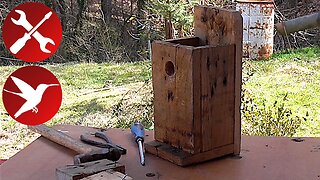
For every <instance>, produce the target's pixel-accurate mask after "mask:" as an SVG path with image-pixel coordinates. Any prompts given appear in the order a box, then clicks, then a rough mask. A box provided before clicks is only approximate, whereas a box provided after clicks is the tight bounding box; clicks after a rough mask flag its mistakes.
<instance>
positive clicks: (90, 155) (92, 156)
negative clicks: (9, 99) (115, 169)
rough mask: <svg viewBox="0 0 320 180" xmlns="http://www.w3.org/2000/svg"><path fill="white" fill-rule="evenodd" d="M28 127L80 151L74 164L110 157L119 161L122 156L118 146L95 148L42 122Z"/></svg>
mask: <svg viewBox="0 0 320 180" xmlns="http://www.w3.org/2000/svg"><path fill="white" fill-rule="evenodd" d="M28 128H29V129H30V130H32V131H34V132H36V133H39V134H41V135H42V136H44V137H45V138H47V139H49V140H51V141H53V142H55V143H58V144H60V145H62V146H64V147H67V148H69V149H71V150H74V151H76V152H78V153H79V154H78V155H76V156H75V157H74V159H73V160H74V164H80V163H85V162H91V161H97V160H101V159H108V160H111V161H117V160H119V159H120V157H121V153H120V151H119V149H116V148H101V149H99V150H93V149H92V148H91V146H89V145H86V144H83V143H81V142H79V141H77V140H75V139H73V138H72V137H70V136H69V135H67V134H65V133H62V132H60V131H57V130H55V129H53V128H49V127H48V126H46V125H44V124H41V125H37V126H28Z"/></svg>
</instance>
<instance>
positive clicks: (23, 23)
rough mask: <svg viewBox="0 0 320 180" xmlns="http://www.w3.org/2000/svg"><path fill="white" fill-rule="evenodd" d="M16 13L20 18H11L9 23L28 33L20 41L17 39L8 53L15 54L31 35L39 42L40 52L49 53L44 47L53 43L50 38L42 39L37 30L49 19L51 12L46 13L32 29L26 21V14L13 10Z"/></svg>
mask: <svg viewBox="0 0 320 180" xmlns="http://www.w3.org/2000/svg"><path fill="white" fill-rule="evenodd" d="M15 12H16V13H18V14H20V18H19V19H18V20H15V19H13V18H11V21H12V22H13V23H14V24H16V25H19V26H22V27H24V28H25V29H26V30H27V31H28V32H27V33H25V34H24V36H23V37H22V38H20V39H18V40H17V41H16V42H15V43H14V44H13V45H12V46H11V47H10V51H11V52H12V53H13V54H17V53H18V52H19V51H20V50H21V48H22V47H24V45H25V44H26V42H27V41H28V40H29V39H31V35H32V36H33V37H34V38H35V39H36V40H37V41H38V42H39V44H40V49H41V51H43V52H45V53H50V51H49V50H47V49H46V45H47V44H48V43H51V44H53V45H54V41H53V40H52V39H50V38H46V37H43V36H42V35H41V34H40V33H39V32H38V31H37V29H38V28H39V27H40V26H41V25H42V24H43V23H44V22H45V21H46V20H47V19H49V18H50V16H51V14H52V12H51V11H50V12H48V13H47V14H46V15H45V16H44V18H43V19H42V20H41V21H40V22H39V23H38V24H37V25H36V26H34V27H32V25H31V24H30V23H29V22H28V21H27V19H26V14H25V13H24V12H23V11H21V10H15Z"/></svg>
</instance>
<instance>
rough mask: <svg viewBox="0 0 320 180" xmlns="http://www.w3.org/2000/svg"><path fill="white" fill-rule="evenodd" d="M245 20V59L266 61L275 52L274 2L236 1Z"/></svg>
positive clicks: (259, 0) (258, 0) (263, 0)
mask: <svg viewBox="0 0 320 180" xmlns="http://www.w3.org/2000/svg"><path fill="white" fill-rule="evenodd" d="M236 2H237V5H236V9H237V10H238V11H240V12H241V15H242V18H243V57H245V58H249V59H264V58H268V57H270V56H271V55H272V52H273V32H274V30H273V29H274V3H273V0H236Z"/></svg>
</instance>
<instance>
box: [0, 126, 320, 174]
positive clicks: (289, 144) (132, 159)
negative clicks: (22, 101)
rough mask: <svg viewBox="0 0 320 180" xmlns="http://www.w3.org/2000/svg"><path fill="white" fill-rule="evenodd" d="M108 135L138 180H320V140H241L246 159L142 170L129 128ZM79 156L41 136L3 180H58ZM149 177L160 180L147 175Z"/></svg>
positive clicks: (154, 161) (154, 163) (73, 130)
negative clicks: (60, 171)
mask: <svg viewBox="0 0 320 180" xmlns="http://www.w3.org/2000/svg"><path fill="white" fill-rule="evenodd" d="M55 128H56V129H58V130H62V131H63V132H65V133H67V134H69V135H71V136H73V137H75V138H79V136H80V134H82V133H84V132H94V131H96V129H94V128H88V127H81V126H69V125H61V126H56V127H55ZM106 133H107V135H108V136H109V137H110V138H111V140H112V141H113V142H114V143H116V144H119V145H121V146H123V147H124V148H126V149H127V154H126V155H124V156H122V157H121V159H120V160H119V162H120V163H122V164H124V165H125V169H126V173H127V174H128V175H129V176H131V177H133V178H134V179H137V180H143V179H147V180H149V179H150V180H151V179H164V180H171V179H183V180H185V179H197V180H200V179H201V180H202V179H217V180H220V179H226V180H238V179H239V180H271V179H272V180H276V179H279V180H320V138H303V140H304V141H302V142H295V141H293V140H292V139H291V138H285V137H255V136H242V148H241V157H242V158H237V157H231V156H227V157H223V158H219V159H216V160H212V161H208V162H205V163H201V164H198V165H193V166H188V167H185V168H182V167H179V166H177V165H174V164H171V163H170V162H168V161H165V160H162V159H160V158H157V157H155V156H153V155H150V154H146V166H141V165H140V164H139V155H138V148H137V145H136V143H135V142H134V140H133V138H132V135H131V134H130V131H129V130H122V129H109V130H107V132H106ZM146 135H147V136H146V138H145V141H146V142H148V141H151V140H153V132H152V131H149V132H146ZM74 155H76V153H75V152H73V151H71V150H68V149H66V148H64V147H62V146H60V145H57V144H55V143H53V142H51V141H49V140H47V139H45V138H43V137H40V138H38V139H37V140H35V141H34V142H32V143H31V144H30V145H29V146H27V147H26V148H25V149H23V150H22V151H20V152H19V153H17V154H16V155H15V156H13V157H12V158H10V159H9V160H7V161H6V162H5V163H3V164H2V165H1V166H0V180H54V179H55V169H56V168H57V167H62V166H65V165H67V164H72V163H73V156H74ZM147 173H153V174H154V175H155V176H153V177H147V176H146V174H147Z"/></svg>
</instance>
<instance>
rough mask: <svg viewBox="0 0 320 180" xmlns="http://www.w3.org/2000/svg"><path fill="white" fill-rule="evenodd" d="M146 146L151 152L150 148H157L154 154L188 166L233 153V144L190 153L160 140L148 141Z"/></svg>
mask: <svg viewBox="0 0 320 180" xmlns="http://www.w3.org/2000/svg"><path fill="white" fill-rule="evenodd" d="M145 148H146V151H147V152H149V153H151V152H152V151H149V149H154V148H155V149H156V152H157V153H156V154H154V155H156V156H158V157H161V158H163V159H166V160H168V161H170V162H172V163H174V164H177V165H179V166H188V165H191V164H196V163H199V162H204V161H208V160H210V159H214V158H217V157H221V156H224V155H228V154H232V153H233V144H229V145H226V146H222V147H218V148H215V149H213V150H210V151H206V152H201V153H197V154H190V153H188V152H185V151H183V150H181V149H178V148H176V147H173V146H170V145H168V144H165V143H160V142H155V143H146V144H145Z"/></svg>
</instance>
